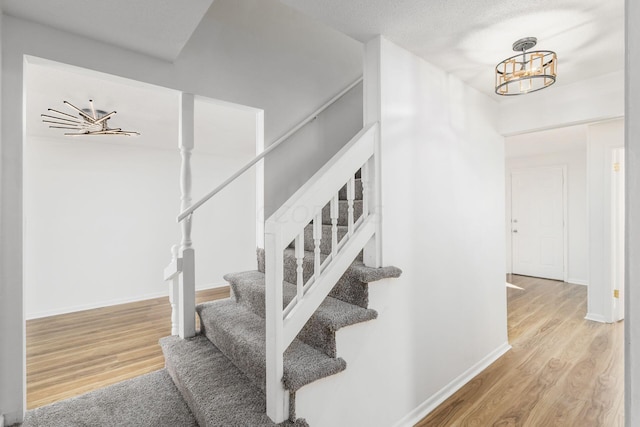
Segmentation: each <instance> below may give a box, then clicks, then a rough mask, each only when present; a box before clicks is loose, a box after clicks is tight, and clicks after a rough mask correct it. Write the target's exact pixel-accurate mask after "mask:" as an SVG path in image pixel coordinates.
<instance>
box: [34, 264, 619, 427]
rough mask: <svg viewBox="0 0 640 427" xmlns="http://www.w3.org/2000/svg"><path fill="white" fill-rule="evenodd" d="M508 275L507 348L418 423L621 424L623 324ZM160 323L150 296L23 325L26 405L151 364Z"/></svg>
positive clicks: (499, 426)
mask: <svg viewBox="0 0 640 427" xmlns="http://www.w3.org/2000/svg"><path fill="white" fill-rule="evenodd" d="M510 281H511V282H512V283H514V284H516V285H519V286H522V287H524V288H525V290H524V291H519V290H515V289H508V290H507V295H508V313H509V317H508V326H509V342H510V343H511V345H512V346H513V349H512V350H511V351H509V352H508V353H507V354H506V355H505V356H503V357H502V358H500V359H499V360H498V361H497V362H495V363H494V364H492V365H491V366H490V367H489V368H488V369H487V370H485V371H483V372H482V373H481V374H480V375H478V376H477V377H476V378H474V379H473V380H472V381H471V382H469V383H468V384H467V385H466V386H465V387H463V388H462V389H461V390H459V391H458V392H457V393H455V394H454V395H453V396H452V397H451V398H449V399H448V400H447V401H445V402H444V403H443V404H442V405H440V406H439V407H438V408H437V409H436V410H435V411H434V412H432V413H431V414H430V415H429V416H428V417H427V418H425V419H424V420H422V421H421V422H420V423H418V424H417V426H419V427H426V426H429V427H445V426H461V427H462V426H464V427H466V426H469V427H471V426H474V427H488V426H495V427H507V426H531V427H547V426H558V427H560V426H562V427H570V426H576V427H578V426H579V427H596V426H602V427H618V426H623V412H624V410H623V407H624V405H623V324H622V323H617V324H612V325H606V324H600V323H594V322H589V321H586V320H584V315H585V313H586V301H587V289H586V287H584V286H579V285H570V284H567V283H563V282H556V281H550V280H544V279H536V278H531V277H523V276H513V277H511V278H510ZM228 295H229V289H228V288H220V289H213V290H208V291H202V292H199V293H198V301H207V300H212V299H218V298H224V297H227V296H228ZM169 319H170V308H169V303H168V299H167V298H157V299H154V300H148V301H141V302H136V303H131V304H123V305H119V306H113V307H105V308H100V309H95V310H87V311H83V312H78V313H71V314H65V315H60V316H54V317H48V318H43V319H36V320H30V321H28V322H27V406H28V408H34V407H38V406H42V405H45V404H48V403H52V402H55V401H58V400H62V399H66V398H68V397H72V396H76V395H78V394H81V393H84V392H87V391H90V390H94V389H96V388H99V387H103V386H106V385H109V384H113V383H116V382H119V381H122V380H124V379H127V378H132V377H135V376H138V375H142V374H144V373H147V372H151V371H154V370H156V369H160V368H161V367H163V366H164V359H163V356H162V351H161V350H160V347H159V346H158V339H159V338H161V337H163V336H166V335H168V334H169V333H170V324H169Z"/></svg>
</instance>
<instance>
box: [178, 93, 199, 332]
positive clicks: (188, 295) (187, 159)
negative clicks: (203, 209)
mask: <svg viewBox="0 0 640 427" xmlns="http://www.w3.org/2000/svg"><path fill="white" fill-rule="evenodd" d="M180 107H181V108H180V121H179V137H180V141H179V146H180V155H181V156H182V164H181V167H180V191H181V195H180V208H181V210H185V209H187V208H188V207H189V206H190V205H191V153H192V151H193V147H194V96H193V94H190V93H182V96H181V104H180ZM192 216H193V215H189V216H188V217H187V218H185V219H184V220H183V221H182V243H181V246H180V250H181V252H182V274H181V275H180V290H179V293H180V298H179V302H180V305H181V309H180V322H179V323H180V327H179V334H180V337H182V338H188V337H192V336H194V335H195V333H196V318H195V316H196V307H195V304H196V278H195V276H196V273H195V253H194V250H193V243H192V241H191V224H192V221H191V220H192Z"/></svg>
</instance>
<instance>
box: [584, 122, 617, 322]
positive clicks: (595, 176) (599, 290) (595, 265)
mask: <svg viewBox="0 0 640 427" xmlns="http://www.w3.org/2000/svg"><path fill="white" fill-rule="evenodd" d="M587 134H588V148H587V162H588V163H587V164H588V166H587V168H588V191H589V303H588V308H587V319H590V320H595V321H599V322H612V321H613V320H614V317H613V316H614V313H613V305H612V304H613V294H612V288H611V274H612V273H611V268H612V265H611V239H612V235H611V168H612V160H611V150H612V149H613V148H616V147H622V146H624V120H622V119H618V120H612V121H607V122H603V123H596V124H593V125H590V126H588V130H587Z"/></svg>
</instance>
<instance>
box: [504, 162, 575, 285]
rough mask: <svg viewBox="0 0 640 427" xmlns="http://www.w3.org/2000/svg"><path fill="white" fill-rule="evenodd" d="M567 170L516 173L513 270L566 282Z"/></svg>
mask: <svg viewBox="0 0 640 427" xmlns="http://www.w3.org/2000/svg"><path fill="white" fill-rule="evenodd" d="M565 175H566V173H565V167H563V166H558V167H540V168H531V169H522V170H513V171H512V172H511V176H510V183H511V227H510V228H511V229H510V238H511V262H512V267H511V271H512V273H513V274H519V275H523V276H534V277H542V278H546V279H555V280H565V252H566V251H565V248H566V242H565V241H566V238H565V236H566V230H565V222H566V221H565V215H566V206H565V204H566V196H565V193H566V191H565Z"/></svg>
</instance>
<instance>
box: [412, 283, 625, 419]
mask: <svg viewBox="0 0 640 427" xmlns="http://www.w3.org/2000/svg"><path fill="white" fill-rule="evenodd" d="M509 281H510V282H511V283H513V284H515V285H518V286H521V287H523V288H524V290H523V291H520V290H516V289H507V295H508V330H509V343H510V344H511V345H512V347H513V348H512V350H511V351H509V352H508V353H507V354H506V355H504V356H503V357H501V358H500V359H499V360H498V361H496V362H495V363H493V364H492V365H491V366H490V367H489V368H488V369H486V370H485V371H483V372H482V373H480V374H479V375H478V376H476V377H475V378H474V379H473V380H471V381H470V382H469V383H468V384H467V385H465V386H464V387H463V388H462V389H460V390H459V391H458V392H456V393H455V394H454V395H453V396H451V397H450V398H449V399H447V400H446V401H445V402H444V403H443V404H442V405H440V406H439V407H438V408H437V409H436V410H435V411H433V412H432V413H431V414H429V415H428V416H427V417H426V418H425V419H423V420H422V421H421V422H419V423H418V424H417V425H416V426H417V427H427V426H429V427H441V426H442V427H444V426H460V427H471V426H474V427H489V426H491V427H516V426H523V427H524V426H527V427H552V426H557V427H573V426H575V427H622V426H623V425H624V420H623V416H624V363H623V357H624V351H623V322H619V323H615V324H602V323H596V322H591V321H588V320H585V319H584V316H585V314H586V311H587V310H586V309H587V288H586V286H580V285H571V284H568V283H563V282H557V281H553V280H544V279H538V278H533V277H524V276H511V277H509Z"/></svg>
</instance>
